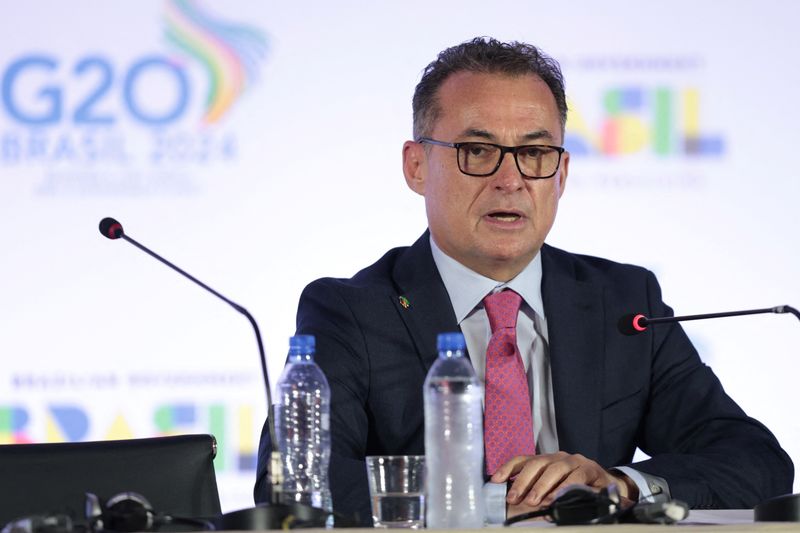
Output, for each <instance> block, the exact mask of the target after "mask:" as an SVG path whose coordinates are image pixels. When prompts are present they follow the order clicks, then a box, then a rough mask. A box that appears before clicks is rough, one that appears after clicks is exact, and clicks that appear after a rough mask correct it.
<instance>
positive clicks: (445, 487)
mask: <svg viewBox="0 0 800 533" xmlns="http://www.w3.org/2000/svg"><path fill="white" fill-rule="evenodd" d="M437 345H438V349H439V357H438V358H437V359H436V362H435V363H433V366H431V369H430V371H429V372H428V377H427V378H426V379H425V385H424V387H423V389H424V397H425V465H426V469H427V478H426V485H427V490H426V493H427V506H428V510H427V527H429V528H447V529H459V528H479V527H483V523H484V517H485V509H484V507H485V506H484V502H483V408H482V405H481V398H482V396H483V395H482V392H481V384H480V382H479V381H478V378H477V377H476V376H475V371H474V370H473V369H472V364H471V363H470V361H469V360H468V359H467V358H466V356H465V355H464V350H465V346H466V345H465V343H464V336H463V335H462V334H461V333H443V334H441V335H439V337H438V340H437Z"/></svg>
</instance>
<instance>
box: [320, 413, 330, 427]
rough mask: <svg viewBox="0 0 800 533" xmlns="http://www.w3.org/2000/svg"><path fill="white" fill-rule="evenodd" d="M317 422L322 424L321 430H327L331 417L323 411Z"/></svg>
mask: <svg viewBox="0 0 800 533" xmlns="http://www.w3.org/2000/svg"><path fill="white" fill-rule="evenodd" d="M319 423H320V425H321V426H322V431H328V430H329V429H330V428H331V417H330V415H329V414H328V413H323V414H322V415H320V417H319Z"/></svg>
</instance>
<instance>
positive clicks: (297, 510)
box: [100, 217, 355, 531]
mask: <svg viewBox="0 0 800 533" xmlns="http://www.w3.org/2000/svg"><path fill="white" fill-rule="evenodd" d="M100 233H102V234H103V236H104V237H106V238H109V239H112V240H115V239H123V240H125V241H128V242H129V243H131V244H132V245H134V246H136V247H137V248H139V249H140V250H142V251H143V252H145V253H147V254H148V255H150V256H152V257H154V258H156V259H158V260H159V261H161V262H162V263H164V264H165V265H167V266H168V267H170V268H171V269H172V270H174V271H176V272H177V273H179V274H180V275H182V276H184V277H186V278H188V279H190V280H192V281H193V282H195V283H196V284H197V285H200V286H201V287H203V288H204V289H205V290H207V291H208V292H210V293H211V294H213V295H214V296H216V297H217V298H219V299H221V300H222V301H224V302H225V303H227V304H228V305H230V306H231V307H233V308H234V309H236V310H237V311H238V312H239V313H241V314H243V315H244V316H245V317H247V320H249V321H250V324H251V325H252V326H253V331H254V332H255V334H256V341H257V342H258V353H259V355H260V356H261V374H262V376H263V378H264V386H265V388H266V392H267V426H268V428H269V437H270V439H271V440H272V443H273V446H276V445H277V442H278V441H277V439H276V436H275V413H274V412H273V409H272V393H271V392H270V386H269V376H268V375H267V359H266V357H265V356H264V344H263V343H262V342H261V332H260V331H259V329H258V324H256V320H255V319H254V318H253V315H251V314H250V312H249V311H248V310H247V309H245V308H244V307H242V306H241V305H239V304H237V303H236V302H234V301H233V300H230V299H228V298H226V297H225V296H223V295H222V294H220V293H218V292H217V291H215V290H214V289H212V288H211V287H209V286H208V285H206V284H205V283H203V282H202V281H200V280H199V279H197V278H195V277H194V276H192V275H191V274H189V273H188V272H186V271H184V270H182V269H181V268H179V267H177V266H175V265H174V264H172V263H170V262H169V261H167V260H166V259H164V258H163V257H161V256H160V255H158V254H157V253H155V252H154V251H152V250H150V249H149V248H147V247H146V246H144V245H142V244H140V243H138V242H136V241H135V240H134V239H132V238H130V237H128V236H127V235H126V234H125V231H124V230H123V229H122V224H120V223H119V222H118V221H116V220H114V219H113V218H111V217H106V218H104V219H103V220H101V221H100ZM281 468H282V463H281V457H280V452H278V451H277V450H275V449H273V452H272V457H271V465H270V467H269V468H268V470H267V476H269V477H268V482H269V483H270V488H271V489H272V497H273V502H272V503H271V504H270V505H268V506H263V505H260V506H257V507H251V508H248V509H241V510H239V511H233V512H230V513H226V514H223V515H221V516H219V517H217V518H216V519H215V526H216V528H217V529H218V530H227V531H233V530H236V531H245V530H251V531H263V530H265V529H282V528H283V529H285V527H286V525H287V524H292V527H293V528H309V527H314V528H322V527H325V525H326V521H327V519H328V513H327V512H325V511H323V510H322V509H317V508H315V507H311V506H309V505H306V504H301V503H297V502H291V503H284V502H281V501H278V498H279V496H280V490H279V489H280V485H279V476H280V475H281V474H282V471H281ZM351 522H352V521H351V520H350V519H349V518H348V517H341V516H338V517H337V522H336V524H337V525H340V526H342V527H352V526H354V525H355V524H354V523H351Z"/></svg>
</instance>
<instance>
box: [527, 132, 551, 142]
mask: <svg viewBox="0 0 800 533" xmlns="http://www.w3.org/2000/svg"><path fill="white" fill-rule="evenodd" d="M522 139H523V140H526V141H538V140H540V139H546V140H548V141H552V140H553V135H552V134H551V133H550V132H549V131H547V130H538V131H532V132H530V133H526V134H525V135H523V136H522Z"/></svg>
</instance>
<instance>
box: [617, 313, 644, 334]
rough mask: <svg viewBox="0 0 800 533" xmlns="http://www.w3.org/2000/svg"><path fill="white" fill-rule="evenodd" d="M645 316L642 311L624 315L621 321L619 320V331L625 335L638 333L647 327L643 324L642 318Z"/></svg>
mask: <svg viewBox="0 0 800 533" xmlns="http://www.w3.org/2000/svg"><path fill="white" fill-rule="evenodd" d="M643 318H644V315H642V314H641V313H630V314H627V315H622V316H621V317H620V319H619V322H617V329H619V332H620V333H622V334H623V335H638V334H639V333H641V332H643V331H644V330H646V329H647V327H646V326H642V325H641V322H640V320H641V319H643Z"/></svg>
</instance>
